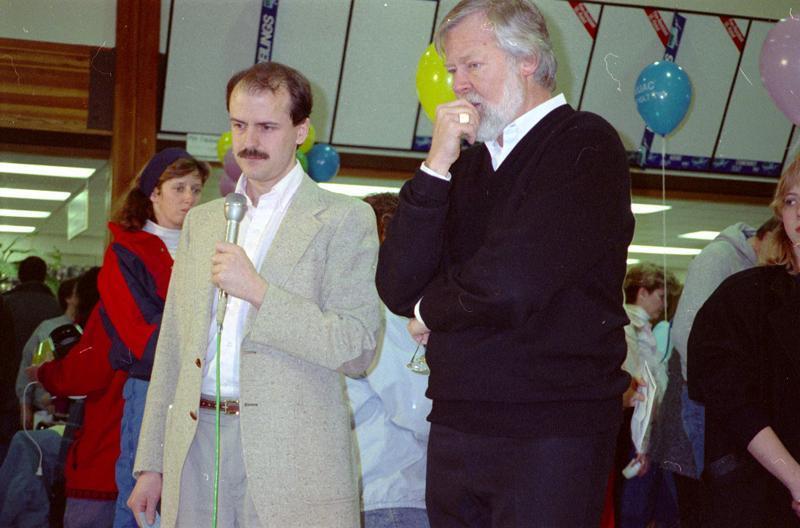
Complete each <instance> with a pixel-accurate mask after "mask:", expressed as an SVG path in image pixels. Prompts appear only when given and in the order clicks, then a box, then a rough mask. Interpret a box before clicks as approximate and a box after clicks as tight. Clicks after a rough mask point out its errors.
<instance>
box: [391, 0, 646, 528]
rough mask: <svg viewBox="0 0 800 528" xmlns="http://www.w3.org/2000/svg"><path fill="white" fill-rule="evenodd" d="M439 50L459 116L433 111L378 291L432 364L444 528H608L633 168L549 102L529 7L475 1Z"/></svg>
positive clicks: (550, 61) (433, 451) (431, 490)
mask: <svg viewBox="0 0 800 528" xmlns="http://www.w3.org/2000/svg"><path fill="white" fill-rule="evenodd" d="M435 39H436V45H437V47H438V49H439V50H440V51H442V52H444V55H445V62H446V65H447V68H448V70H449V71H450V72H451V73H452V74H453V90H454V91H455V93H456V95H457V97H458V99H457V100H456V101H454V102H452V103H447V104H444V105H441V106H440V107H439V108H438V109H437V114H436V123H435V128H434V134H433V141H432V144H431V149H430V152H429V154H428V156H427V158H426V160H425V162H424V163H423V164H422V166H421V167H420V169H419V170H418V171H417V173H416V174H415V176H414V178H413V179H411V180H409V181H408V182H407V183H406V184H405V186H404V187H403V189H402V191H401V194H400V206H399V208H398V210H397V214H396V215H395V217H394V219H393V220H392V222H391V224H390V226H389V230H388V236H387V238H386V241H385V242H384V244H383V245H382V247H381V250H380V258H379V264H378V274H377V284H378V291H379V293H380V295H381V297H382V298H383V300H384V302H385V303H386V305H387V306H388V307H389V308H390V309H391V310H392V311H394V312H396V313H398V314H402V315H407V316H410V317H413V319H412V320H411V322H410V323H409V331H410V332H411V334H412V335H413V336H414V337H415V338H416V339H417V340H418V341H420V342H422V343H427V347H428V349H427V359H428V364H429V366H430V369H431V375H430V380H429V390H428V396H429V397H430V398H431V399H432V400H433V410H432V412H431V414H430V416H429V420H430V421H431V423H432V427H431V434H430V441H429V445H428V477H427V479H428V486H427V497H426V502H427V507H428V513H429V516H430V520H431V525H432V526H475V527H478V526H481V527H483V526H502V527H510V526H559V527H568V526H597V524H598V523H599V519H600V514H601V509H602V502H603V495H604V491H605V483H606V479H607V477H608V474H609V471H610V470H611V464H612V458H613V450H614V443H615V438H616V434H617V430H618V429H619V426H620V423H621V418H622V399H621V396H622V394H623V392H624V391H625V390H626V388H627V387H628V386H629V383H630V379H629V376H628V375H627V374H625V373H624V372H623V371H622V370H621V369H620V365H621V364H622V361H623V360H624V358H625V353H626V346H625V335H624V331H623V327H624V326H625V324H626V323H627V322H628V320H627V317H626V316H625V312H624V310H623V308H622V305H623V299H622V281H623V278H624V276H625V258H626V254H627V246H628V244H629V243H630V241H631V238H632V234H633V216H632V214H631V210H630V177H629V174H628V163H627V158H626V154H625V150H624V148H623V146H622V143H621V142H620V140H619V136H618V135H617V133H616V131H615V130H614V129H613V128H612V127H611V126H610V125H609V124H608V123H607V122H606V121H604V120H603V119H602V118H600V117H599V116H597V115H594V114H590V113H586V112H577V111H575V110H574V109H572V108H571V107H570V106H569V105H568V104H567V103H566V100H565V98H564V96H563V95H561V94H559V95H556V96H553V93H552V92H553V90H554V87H555V73H556V61H555V57H554V55H553V51H552V48H551V44H550V41H549V36H548V32H547V27H546V23H545V20H544V18H543V17H542V15H541V13H540V12H539V10H538V9H537V8H536V6H535V5H534V4H533V3H531V2H530V1H527V0H463V1H462V2H460V3H459V4H458V5H457V6H456V7H455V8H454V9H453V10H452V11H451V12H450V13H449V14H448V15H447V16H445V18H444V22H443V24H442V26H441V27H440V28H439V29H438V31H437V33H436V37H435ZM462 139H466V140H467V141H468V142H469V143H470V144H473V146H472V147H471V148H468V149H466V150H463V151H462V149H461V142H462ZM476 142H484V143H483V144H482V145H479V144H475V143H476Z"/></svg>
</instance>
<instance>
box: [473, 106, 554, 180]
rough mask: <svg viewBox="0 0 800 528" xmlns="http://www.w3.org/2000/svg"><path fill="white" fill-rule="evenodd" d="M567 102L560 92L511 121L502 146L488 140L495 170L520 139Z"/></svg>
mask: <svg viewBox="0 0 800 528" xmlns="http://www.w3.org/2000/svg"><path fill="white" fill-rule="evenodd" d="M565 104H567V99H566V98H565V97H564V94H558V95H557V96H555V97H551V98H550V99H548V100H547V101H545V102H543V103H541V104H539V105H537V106H534V107H533V108H531V109H530V110H528V111H527V112H525V113H524V114H522V115H521V116H519V117H518V118H516V119H515V120H513V121H512V122H511V123H509V124H508V126H506V127H505V128H504V129H503V145H502V146H500V143H498V142H497V140H495V139H493V140H491V141H487V142H486V148H487V149H488V150H489V155H490V156H491V157H492V167H493V168H494V170H497V168H498V167H499V166H500V164H501V163H503V162H504V161H505V160H506V158H507V157H508V155H509V154H510V153H511V151H512V150H514V147H516V146H517V143H519V142H520V140H521V139H522V138H524V137H525V135H526V134H527V133H528V132H530V131H531V129H532V128H533V127H535V126H536V125H537V124H538V123H539V121H541V120H542V119H544V117H545V116H546V115H547V114H549V113H550V112H552V111H553V110H555V109H556V108H558V107H559V106H562V105H565Z"/></svg>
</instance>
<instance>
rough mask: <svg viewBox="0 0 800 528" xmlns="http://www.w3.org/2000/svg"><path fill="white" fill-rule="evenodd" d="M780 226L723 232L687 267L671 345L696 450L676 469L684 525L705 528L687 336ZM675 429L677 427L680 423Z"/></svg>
mask: <svg viewBox="0 0 800 528" xmlns="http://www.w3.org/2000/svg"><path fill="white" fill-rule="evenodd" d="M777 225H778V220H777V219H775V218H773V217H771V218H770V219H768V220H767V221H766V222H764V223H763V224H762V225H761V226H760V227H759V228H758V229H755V228H752V227H750V226H748V225H747V224H745V223H744V222H737V223H735V224H733V225H730V226H728V227H726V228H725V229H723V230H722V231H721V232H720V234H719V235H718V236H717V237H716V238H715V239H714V240H712V241H711V242H709V244H708V245H706V247H705V248H703V250H702V251H701V252H700V254H698V255H697V256H696V257H695V258H694V259H693V260H692V262H691V263H690V264H689V269H688V271H687V273H686V281H685V286H684V289H683V294H682V295H681V299H680V301H679V302H678V307H677V309H676V312H675V319H674V321H673V325H672V331H671V334H670V341H671V342H672V344H673V346H674V347H675V350H676V351H677V353H678V356H679V358H680V367H681V374H682V379H681V380H677V379H676V382H677V381H680V398H681V402H680V404H681V406H680V407H681V411H680V412H681V417H682V420H681V425H680V426H681V427H683V429H684V430H685V432H686V436H687V437H688V439H689V443H690V446H691V449H692V452H691V455H690V454H688V453H687V454H685V455H684V454H680V456H679V457H678V458H680V459H686V458H687V457H688V456H691V457H692V458H693V462H694V463H693V464H681V465H680V467H678V466H673V469H674V470H675V471H674V473H675V484H676V488H677V492H678V501H679V506H680V515H681V523H682V524H684V525H686V526H688V527H691V526H702V525H703V522H704V521H703V516H704V510H705V507H704V502H705V497H704V492H703V489H702V485H701V483H700V481H699V480H698V479H700V476H701V474H702V472H703V443H704V442H703V439H704V428H705V412H704V410H703V406H702V405H700V404H699V403H697V402H695V401H694V400H692V399H690V398H689V394H688V391H687V388H686V363H687V356H688V354H687V344H688V341H689V333H690V332H691V330H692V324H693V323H694V318H695V316H696V315H697V312H698V311H699V310H700V308H701V307H702V306H703V303H705V302H706V299H708V297H709V296H710V295H711V294H712V293H713V292H714V290H716V289H717V287H718V286H719V285H720V283H722V281H723V280H725V279H726V278H728V277H730V276H731V275H733V274H734V273H737V272H739V271H742V270H745V269H748V268H752V267H754V266H756V265H757V264H758V253H759V250H760V248H761V241H762V240H763V239H764V237H765V236H766V235H767V233H769V232H770V231H771V230H773V229H774V228H775V227H776V226H777ZM675 427H678V425H677V424H676V425H675Z"/></svg>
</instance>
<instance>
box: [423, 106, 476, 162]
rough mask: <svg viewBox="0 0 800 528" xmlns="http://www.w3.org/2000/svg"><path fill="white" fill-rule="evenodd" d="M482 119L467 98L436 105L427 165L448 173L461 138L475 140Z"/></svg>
mask: <svg viewBox="0 0 800 528" xmlns="http://www.w3.org/2000/svg"><path fill="white" fill-rule="evenodd" d="M480 120H481V118H480V116H479V115H478V111H477V110H476V109H475V107H474V106H472V105H471V104H470V103H469V102H467V101H465V100H464V99H458V100H457V101H452V102H450V103H445V104H441V105H439V106H437V107H436V123H434V126H433V139H432V140H431V148H430V150H429V151H428V157H427V158H425V165H426V166H427V167H428V168H429V169H431V170H433V171H435V172H437V173H439V174H441V175H445V174H447V173H448V172H449V171H450V166H451V165H452V164H453V163H455V161H456V160H457V159H458V156H460V155H461V139H462V138H463V139H466V140H467V141H468V142H469V143H470V144H472V143H474V142H475V135H476V133H477V131H478V124H479V123H480Z"/></svg>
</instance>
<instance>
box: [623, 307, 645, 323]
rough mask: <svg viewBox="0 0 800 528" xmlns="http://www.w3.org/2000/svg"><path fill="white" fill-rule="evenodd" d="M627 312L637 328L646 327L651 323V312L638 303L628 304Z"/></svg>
mask: <svg viewBox="0 0 800 528" xmlns="http://www.w3.org/2000/svg"><path fill="white" fill-rule="evenodd" d="M625 313H626V314H627V315H628V319H630V320H631V324H632V325H633V326H634V327H635V328H644V327H645V326H647V325H649V324H650V314H648V313H647V311H646V310H645V309H644V308H642V307H641V306H639V305H638V304H626V305H625Z"/></svg>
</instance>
